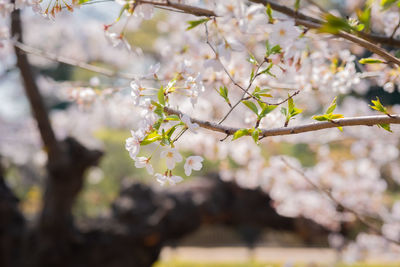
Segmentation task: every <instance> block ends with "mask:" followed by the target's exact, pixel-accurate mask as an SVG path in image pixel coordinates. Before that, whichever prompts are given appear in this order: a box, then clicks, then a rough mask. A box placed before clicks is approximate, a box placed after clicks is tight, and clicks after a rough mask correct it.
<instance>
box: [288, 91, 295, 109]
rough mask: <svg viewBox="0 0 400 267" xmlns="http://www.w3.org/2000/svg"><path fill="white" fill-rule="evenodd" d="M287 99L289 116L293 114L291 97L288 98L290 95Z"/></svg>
mask: <svg viewBox="0 0 400 267" xmlns="http://www.w3.org/2000/svg"><path fill="white" fill-rule="evenodd" d="M288 97H289V99H288V110H289V114H291V113H292V112H293V109H294V102H293V97H290V95H288Z"/></svg>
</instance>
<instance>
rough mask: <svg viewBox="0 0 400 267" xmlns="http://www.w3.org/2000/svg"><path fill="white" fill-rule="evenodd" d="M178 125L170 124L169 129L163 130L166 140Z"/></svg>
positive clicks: (169, 138)
mask: <svg viewBox="0 0 400 267" xmlns="http://www.w3.org/2000/svg"><path fill="white" fill-rule="evenodd" d="M178 126H179V124H176V125H174V126H172V127H171V128H169V129H168V130H167V131H166V132H165V136H167V137H168V140H171V136H172V134H173V133H174V132H175V130H176V127H178Z"/></svg>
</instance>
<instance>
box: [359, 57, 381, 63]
mask: <svg viewBox="0 0 400 267" xmlns="http://www.w3.org/2000/svg"><path fill="white" fill-rule="evenodd" d="M358 62H359V63H361V64H377V63H384V62H383V61H382V60H380V59H377V58H370V57H369V58H362V59H360V60H359V61H358Z"/></svg>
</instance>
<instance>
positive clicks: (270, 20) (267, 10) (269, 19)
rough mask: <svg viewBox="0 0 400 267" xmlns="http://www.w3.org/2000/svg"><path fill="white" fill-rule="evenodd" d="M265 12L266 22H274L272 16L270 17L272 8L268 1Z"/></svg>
mask: <svg viewBox="0 0 400 267" xmlns="http://www.w3.org/2000/svg"><path fill="white" fill-rule="evenodd" d="M265 12H266V13H267V15H268V22H269V23H274V18H273V17H272V8H271V5H270V4H269V3H268V4H267V8H266V10H265Z"/></svg>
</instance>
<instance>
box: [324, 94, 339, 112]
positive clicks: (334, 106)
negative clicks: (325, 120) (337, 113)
mask: <svg viewBox="0 0 400 267" xmlns="http://www.w3.org/2000/svg"><path fill="white" fill-rule="evenodd" d="M336 98H337V97H335V98H334V99H333V101H332V103H331V105H330V106H329V107H328V109H327V110H326V111H325V114H331V113H333V111H334V110H335V108H336Z"/></svg>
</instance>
